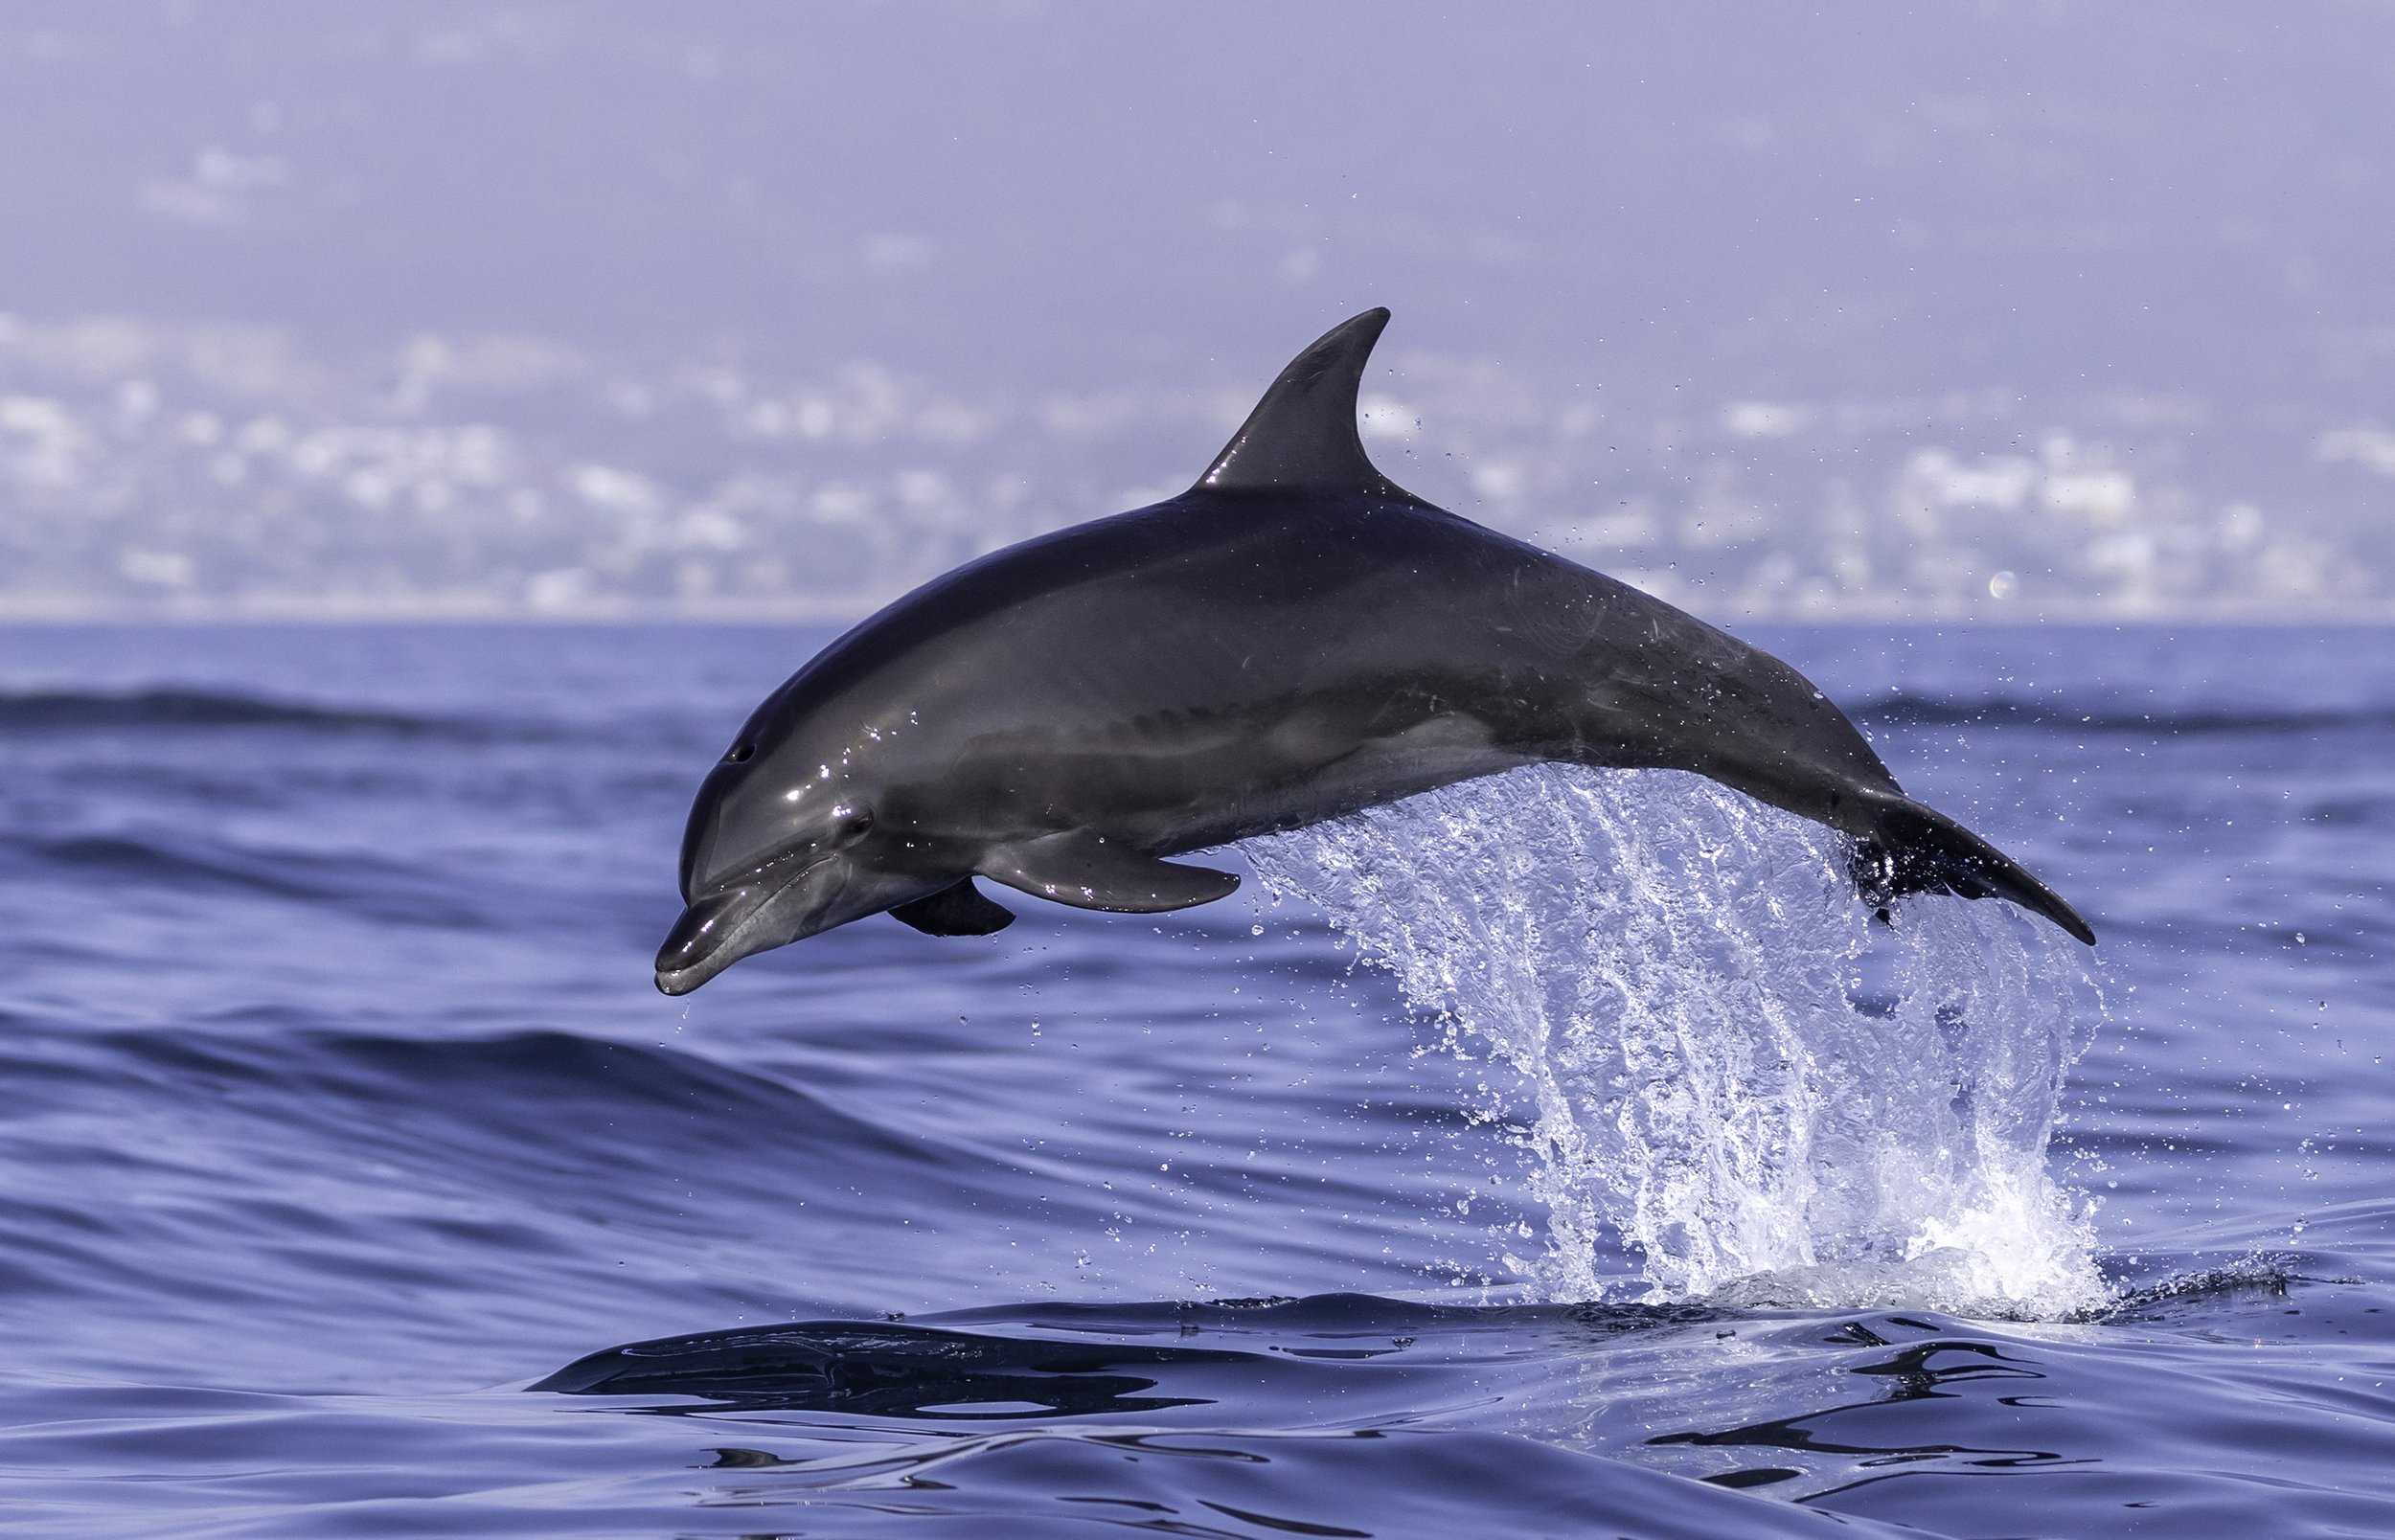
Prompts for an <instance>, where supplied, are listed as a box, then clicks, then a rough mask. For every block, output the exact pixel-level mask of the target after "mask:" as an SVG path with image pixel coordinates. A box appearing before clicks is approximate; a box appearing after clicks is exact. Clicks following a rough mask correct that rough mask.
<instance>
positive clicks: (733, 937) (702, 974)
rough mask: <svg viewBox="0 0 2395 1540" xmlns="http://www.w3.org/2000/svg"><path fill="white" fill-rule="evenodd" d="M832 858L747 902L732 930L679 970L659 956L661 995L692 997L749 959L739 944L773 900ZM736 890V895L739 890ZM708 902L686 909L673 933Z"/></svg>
mask: <svg viewBox="0 0 2395 1540" xmlns="http://www.w3.org/2000/svg"><path fill="white" fill-rule="evenodd" d="M830 859H831V857H830V856H829V855H817V856H816V858H815V859H813V860H811V861H809V862H807V863H806V864H805V865H803V866H801V867H800V868H799V869H798V870H797V871H795V872H791V873H790V874H789V875H788V876H787V877H785V878H783V879H782V880H781V881H780V882H777V883H775V884H774V885H773V886H772V887H770V888H767V889H764V891H763V892H762V893H760V894H759V895H758V896H756V897H755V898H753V899H751V900H750V901H749V902H748V904H747V905H746V908H745V912H743V913H741V915H740V917H739V919H738V920H737V921H735V922H734V924H733V925H732V927H731V929H729V930H727V931H725V932H723V934H722V935H721V936H720V937H719V938H718V939H717V940H716V941H715V944H714V945H712V946H710V947H708V948H707V949H706V950H705V951H704V952H702V953H700V954H699V955H698V956H697V957H696V958H694V959H692V960H691V961H690V962H685V963H683V964H682V965H681V966H680V967H667V966H665V965H664V964H665V957H664V954H663V952H662V951H661V952H660V953H659V955H658V959H657V962H658V966H657V970H656V974H657V990H658V992H659V993H661V994H668V995H686V994H689V993H690V992H691V991H692V990H694V989H696V988H697V987H698V986H699V985H702V984H705V983H706V982H707V981H708V980H709V979H712V978H714V977H715V976H716V975H717V974H719V973H721V972H722V971H723V970H724V969H726V968H728V967H730V966H731V965H732V964H733V963H735V962H739V961H740V960H741V958H744V957H746V956H748V953H746V952H744V951H742V950H741V949H740V943H741V941H742V940H746V939H747V937H748V935H749V933H750V932H752V931H754V930H755V929H756V928H757V925H758V923H759V922H760V921H762V920H763V919H764V917H765V912H766V911H767V910H769V909H771V908H772V907H773V904H774V901H775V900H776V899H778V898H780V897H781V896H782V895H784V894H786V893H787V892H789V891H790V890H791V889H792V888H794V887H796V886H797V885H798V884H799V883H802V882H804V881H806V880H807V879H808V878H809V877H810V876H812V875H813V874H814V873H815V872H817V871H818V870H820V869H821V868H822V867H823V865H824V864H825V863H826V862H827V861H829V860H830ZM734 891H735V892H737V891H738V889H737V888H736V889H735V890H734ZM705 902H707V900H706V899H704V898H701V899H696V900H694V901H693V902H692V903H691V904H690V905H689V906H688V907H687V908H685V909H684V910H683V912H682V915H683V917H682V919H681V920H676V921H675V922H674V927H673V928H674V931H676V932H678V931H679V930H680V929H681V928H682V925H683V923H684V922H685V921H687V920H688V919H689V917H690V911H691V910H693V909H696V908H697V907H698V906H699V905H700V904H702V903H705ZM672 946H673V936H672V935H671V934H669V935H668V936H667V938H666V947H667V948H668V949H670V948H671V947H672Z"/></svg>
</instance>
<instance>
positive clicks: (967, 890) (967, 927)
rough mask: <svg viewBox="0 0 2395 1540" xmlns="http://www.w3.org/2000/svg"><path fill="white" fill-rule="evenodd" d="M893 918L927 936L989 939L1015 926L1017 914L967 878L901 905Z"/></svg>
mask: <svg viewBox="0 0 2395 1540" xmlns="http://www.w3.org/2000/svg"><path fill="white" fill-rule="evenodd" d="M890 917H891V918H892V919H896V920H902V921H904V922H905V923H907V924H909V925H912V926H914V927H915V928H916V929H917V930H919V931H921V932H923V933H924V935H925V936H989V935H992V934H993V933H995V932H998V931H1002V930H1004V929H1006V928H1007V927H1008V926H1009V925H1012V924H1014V923H1015V911H1013V910H1012V909H1009V908H1007V907H1006V906H1005V905H1004V904H1000V903H992V901H991V900H990V899H988V898H986V897H984V896H983V895H982V892H981V890H980V889H979V888H976V887H974V886H973V879H972V878H970V877H966V878H963V879H961V880H960V881H958V882H956V883H955V884H953V885H952V886H949V887H946V888H943V889H941V890H940V891H939V892H938V893H935V894H933V895H931V896H930V897H928V898H918V899H916V900H915V901H914V902H913V903H911V904H901V905H899V906H898V907H897V908H895V909H893V910H891V911H890Z"/></svg>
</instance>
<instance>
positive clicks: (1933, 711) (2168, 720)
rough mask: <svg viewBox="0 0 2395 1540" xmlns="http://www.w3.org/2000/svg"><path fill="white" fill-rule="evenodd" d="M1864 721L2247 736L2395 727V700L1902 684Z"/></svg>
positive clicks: (1862, 710) (1863, 712)
mask: <svg viewBox="0 0 2395 1540" xmlns="http://www.w3.org/2000/svg"><path fill="white" fill-rule="evenodd" d="M1852 714H1853V716H1854V717H1855V719H1856V720H1857V721H1861V722H1877V723H1886V724H1889V725H1891V726H1905V727H1987V726H1995V725H2004V726H2014V727H2028V728H2045V729H2051V730H2053V731H2055V732H2058V733H2078V734H2106V735H2112V736H2135V737H2201V736H2246V735H2251V734H2282V733H2322V732H2336V731H2355V730H2375V729H2385V728H2395V707H2384V706H2358V707H2347V708H2338V707H2313V708H2270V707H2264V706H2254V707H2209V708H2202V707H2177V708H2174V707H2168V706H2157V707H2154V708H2152V709H2149V710H2137V709H2134V708H2131V707H2126V706H2122V705H2119V704H2118V703H2113V702H2108V703H2105V704H2101V705H2098V704H2094V703H2090V702H2074V701H2068V700H2024V699H2021V698H2019V697H2016V696H1995V697H1991V698H1987V699H1980V700H1960V699H1954V698H1951V697H1948V696H1942V695H1928V694H1917V693H1914V692H1911V691H1897V692H1896V693H1894V694H1890V695H1882V696H1881V697H1879V698H1878V699H1876V700H1873V701H1869V702H1867V703H1865V704H1863V705H1861V706H1859V707H1857V708H1855V710H1854V711H1853V713H1852Z"/></svg>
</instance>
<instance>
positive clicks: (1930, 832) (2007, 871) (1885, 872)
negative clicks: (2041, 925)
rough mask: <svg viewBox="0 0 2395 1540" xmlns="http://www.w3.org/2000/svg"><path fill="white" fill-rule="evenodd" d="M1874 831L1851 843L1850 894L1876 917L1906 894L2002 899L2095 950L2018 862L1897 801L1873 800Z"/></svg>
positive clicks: (2080, 925) (2074, 919)
mask: <svg viewBox="0 0 2395 1540" xmlns="http://www.w3.org/2000/svg"><path fill="white" fill-rule="evenodd" d="M1874 801H1875V802H1876V803H1877V804H1878V807H1877V811H1878V821H1877V822H1878V827H1877V828H1876V830H1874V831H1873V832H1870V833H1866V834H1860V835H1858V836H1856V839H1855V856H1854V877H1855V890H1856V892H1858V893H1859V894H1860V895H1862V899H1863V902H1865V903H1867V904H1870V905H1872V906H1873V907H1874V908H1877V909H1880V910H1882V913H1883V914H1884V911H1885V908H1886V906H1887V905H1888V904H1890V903H1892V902H1894V901H1895V900H1896V899H1898V898H1901V897H1903V896H1904V895H1906V894H1912V893H1950V894H1953V895H1956V896H1958V897H1963V898H2002V899H2005V900H2007V901H2009V902H2011V903H2016V904H2019V906H2020V907H2021V908H2023V909H2026V910H2028V911H2029V912H2030V913H2031V914H2035V915H2042V916H2044V917H2046V918H2047V919H2050V920H2052V921H2053V922H2054V923H2055V924H2057V925H2059V926H2061V927H2062V928H2063V929H2064V931H2065V932H2067V933H2068V934H2069V935H2070V936H2071V937H2073V938H2074V939H2076V940H2080V941H2083V942H2085V943H2086V944H2087V945H2089V946H2093V945H2094V944H2095V931H2094V929H2093V928H2092V927H2090V926H2089V925H2088V923H2087V920H2085V919H2083V918H2081V917H2080V914H2079V911H2077V910H2075V909H2073V908H2072V907H2071V906H2070V905H2069V904H2067V903H2064V901H2063V899H2062V897H2061V896H2060V895H2057V894H2056V893H2055V892H2054V891H2053V890H2052V889H2050V888H2048V887H2047V886H2046V885H2045V884H2044V883H2042V882H2040V881H2039V880H2038V879H2037V878H2035V877H2033V876H2031V875H2030V874H2029V873H2028V872H2026V871H2025V870H2023V869H2022V867H2021V865H2020V863H2019V862H2018V861H2015V860H2014V859H2013V858H2012V857H2011V856H2009V855H2006V854H2005V853H2004V852H2003V851H2001V850H1999V849H1996V847H1995V846H1993V845H1990V844H1989V843H1988V842H1987V841H1985V840H1983V839H1981V838H1980V837H1979V836H1978V835H1976V834H1973V832H1972V831H1971V830H1969V829H1967V828H1965V827H1963V826H1962V825H1960V824H1957V823H1955V822H1954V821H1953V820H1952V819H1950V818H1949V817H1947V816H1946V815H1945V814H1944V813H1941V812H1939V811H1937V810H1936V809H1934V808H1930V807H1925V806H1923V805H1922V804H1919V803H1917V802H1914V801H1912V800H1911V799H1910V798H1907V797H1903V796H1887V797H1884V798H1875V799H1874Z"/></svg>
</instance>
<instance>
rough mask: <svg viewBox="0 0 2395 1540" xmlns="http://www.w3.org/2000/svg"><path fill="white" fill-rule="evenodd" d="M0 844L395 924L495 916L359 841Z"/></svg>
mask: <svg viewBox="0 0 2395 1540" xmlns="http://www.w3.org/2000/svg"><path fill="white" fill-rule="evenodd" d="M0 849H8V850H11V852H12V853H13V854H14V855H15V856H16V857H17V858H18V861H19V862H20V863H22V864H23V865H26V866H34V865H40V866H47V867H50V868H52V869H54V870H57V869H63V870H64V871H66V872H71V873H74V874H76V875H77V876H78V877H84V878H89V877H98V878H102V879H104V880H107V881H111V882H134V883H140V884H142V885H144V886H148V887H164V888H176V889H182V890H185V891H198V892H215V893H230V894H239V895H246V896H250V897H261V898H277V899H286V900H291V901H295V902H299V903H306V904H311V905H328V906H331V907H335V908H340V909H344V910H347V911H349V912H351V913H354V914H359V915H364V916H366V917H370V918H374V919H379V920H387V921H392V922H395V923H399V924H409V925H434V926H449V927H463V928H476V927H480V926H483V925H486V924H487V923H489V920H490V916H489V915H488V914H487V913H486V912H485V910H484V909H483V908H482V907H481V906H479V905H477V904H474V903H470V902H468V901H467V900H466V899H465V897H464V896H463V895H464V892H465V891H466V890H465V888H464V885H462V884H457V883H454V882H444V881H442V880H441V879H439V878H437V877H434V876H432V875H430V874H429V873H426V872H422V871H421V870H419V869H416V868H413V867H410V866H407V865H404V864H402V863H399V862H394V861H390V860H386V859H381V858H377V857H375V856H372V855H369V854H365V853H361V852H357V851H341V852H320V851H293V850H276V851H262V850H254V849H242V848H240V847H239V846H236V845H233V844H230V843H228V842H225V841H219V840H195V839H174V838H171V837H169V836H166V835H163V834H158V833H142V834H132V833H122V832H119V833H106V834H101V833H84V834H67V835H60V836H56V837H50V838H43V837H39V836H27V835H24V834H10V835H0Z"/></svg>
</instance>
